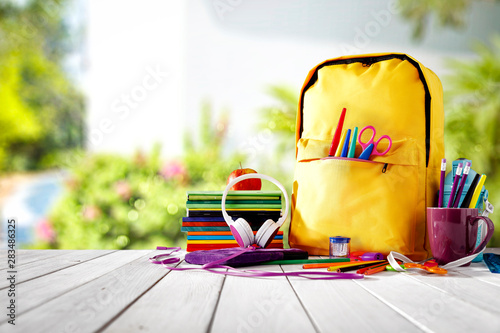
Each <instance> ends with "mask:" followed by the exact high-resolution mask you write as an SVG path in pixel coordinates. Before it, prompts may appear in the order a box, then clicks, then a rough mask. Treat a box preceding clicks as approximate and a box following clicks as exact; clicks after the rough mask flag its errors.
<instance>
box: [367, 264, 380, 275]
mask: <svg viewBox="0 0 500 333" xmlns="http://www.w3.org/2000/svg"><path fill="white" fill-rule="evenodd" d="M383 271H385V266H380V267H375V268H371V269H369V270H367V271H366V272H365V273H364V274H365V275H372V274H375V273H380V272H383Z"/></svg>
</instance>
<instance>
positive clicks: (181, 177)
mask: <svg viewBox="0 0 500 333" xmlns="http://www.w3.org/2000/svg"><path fill="white" fill-rule="evenodd" d="M160 175H162V176H163V178H165V179H166V180H170V179H176V180H178V181H181V182H182V181H185V180H186V179H187V171H186V168H185V167H184V165H183V164H182V163H181V162H179V161H170V162H168V163H166V164H165V165H164V166H163V168H162V169H161V171H160Z"/></svg>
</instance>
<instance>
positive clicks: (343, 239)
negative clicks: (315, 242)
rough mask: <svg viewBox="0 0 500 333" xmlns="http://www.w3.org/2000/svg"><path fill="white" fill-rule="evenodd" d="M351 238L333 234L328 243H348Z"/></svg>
mask: <svg viewBox="0 0 500 333" xmlns="http://www.w3.org/2000/svg"><path fill="white" fill-rule="evenodd" d="M350 240H351V239H350V238H349V237H342V236H335V237H330V243H349V241H350Z"/></svg>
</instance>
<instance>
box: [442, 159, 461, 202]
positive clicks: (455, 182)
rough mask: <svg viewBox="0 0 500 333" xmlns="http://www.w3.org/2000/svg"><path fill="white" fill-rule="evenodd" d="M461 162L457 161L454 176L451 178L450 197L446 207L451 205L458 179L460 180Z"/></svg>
mask: <svg viewBox="0 0 500 333" xmlns="http://www.w3.org/2000/svg"><path fill="white" fill-rule="evenodd" d="M462 167H463V163H458V167H457V172H456V173H455V178H453V185H452V186H451V192H450V198H449V199H448V204H447V205H446V208H452V207H453V198H455V191H456V190H457V186H458V181H459V180H460V175H461V174H462Z"/></svg>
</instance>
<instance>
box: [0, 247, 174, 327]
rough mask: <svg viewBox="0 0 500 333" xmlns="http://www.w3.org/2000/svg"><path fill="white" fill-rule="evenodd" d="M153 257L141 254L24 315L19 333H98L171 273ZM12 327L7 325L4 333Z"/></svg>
mask: <svg viewBox="0 0 500 333" xmlns="http://www.w3.org/2000/svg"><path fill="white" fill-rule="evenodd" d="M148 252H149V251H148ZM150 256H152V254H151V253H150V252H149V253H146V254H144V252H141V257H139V258H137V259H135V260H133V261H131V262H129V263H127V264H125V265H123V266H121V267H117V268H116V269H115V270H113V271H111V272H108V273H106V274H104V275H102V276H100V277H98V278H97V279H95V280H92V281H90V282H89V283H86V284H84V285H80V286H78V287H77V288H75V289H73V290H71V291H69V292H67V293H65V294H63V295H61V296H60V297H57V298H55V299H52V300H50V301H48V302H45V303H44V304H42V305H41V306H39V307H37V308H34V309H33V310H32V311H29V312H27V313H24V314H22V315H20V316H19V318H18V319H17V320H16V329H17V330H18V331H20V332H74V331H80V332H95V331H96V330H98V329H99V328H100V327H102V326H103V325H105V324H106V323H107V322H109V321H110V319H111V318H113V317H115V316H116V315H118V314H119V313H120V312H121V311H123V310H124V309H125V308H126V307H127V306H129V305H130V304H131V303H133V302H134V301H135V300H136V299H137V298H139V297H140V296H141V295H142V294H143V293H144V292H146V291H147V290H148V289H149V288H151V286H153V285H154V284H156V283H157V282H158V280H160V279H161V278H163V277H164V276H165V275H166V274H167V273H168V271H167V270H166V269H162V267H161V266H158V265H153V264H151V263H150V262H149V261H148V258H149V257H150ZM8 325H9V324H7V323H4V324H3V325H2V326H0V331H2V332H4V329H6V327H7V326H8Z"/></svg>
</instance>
